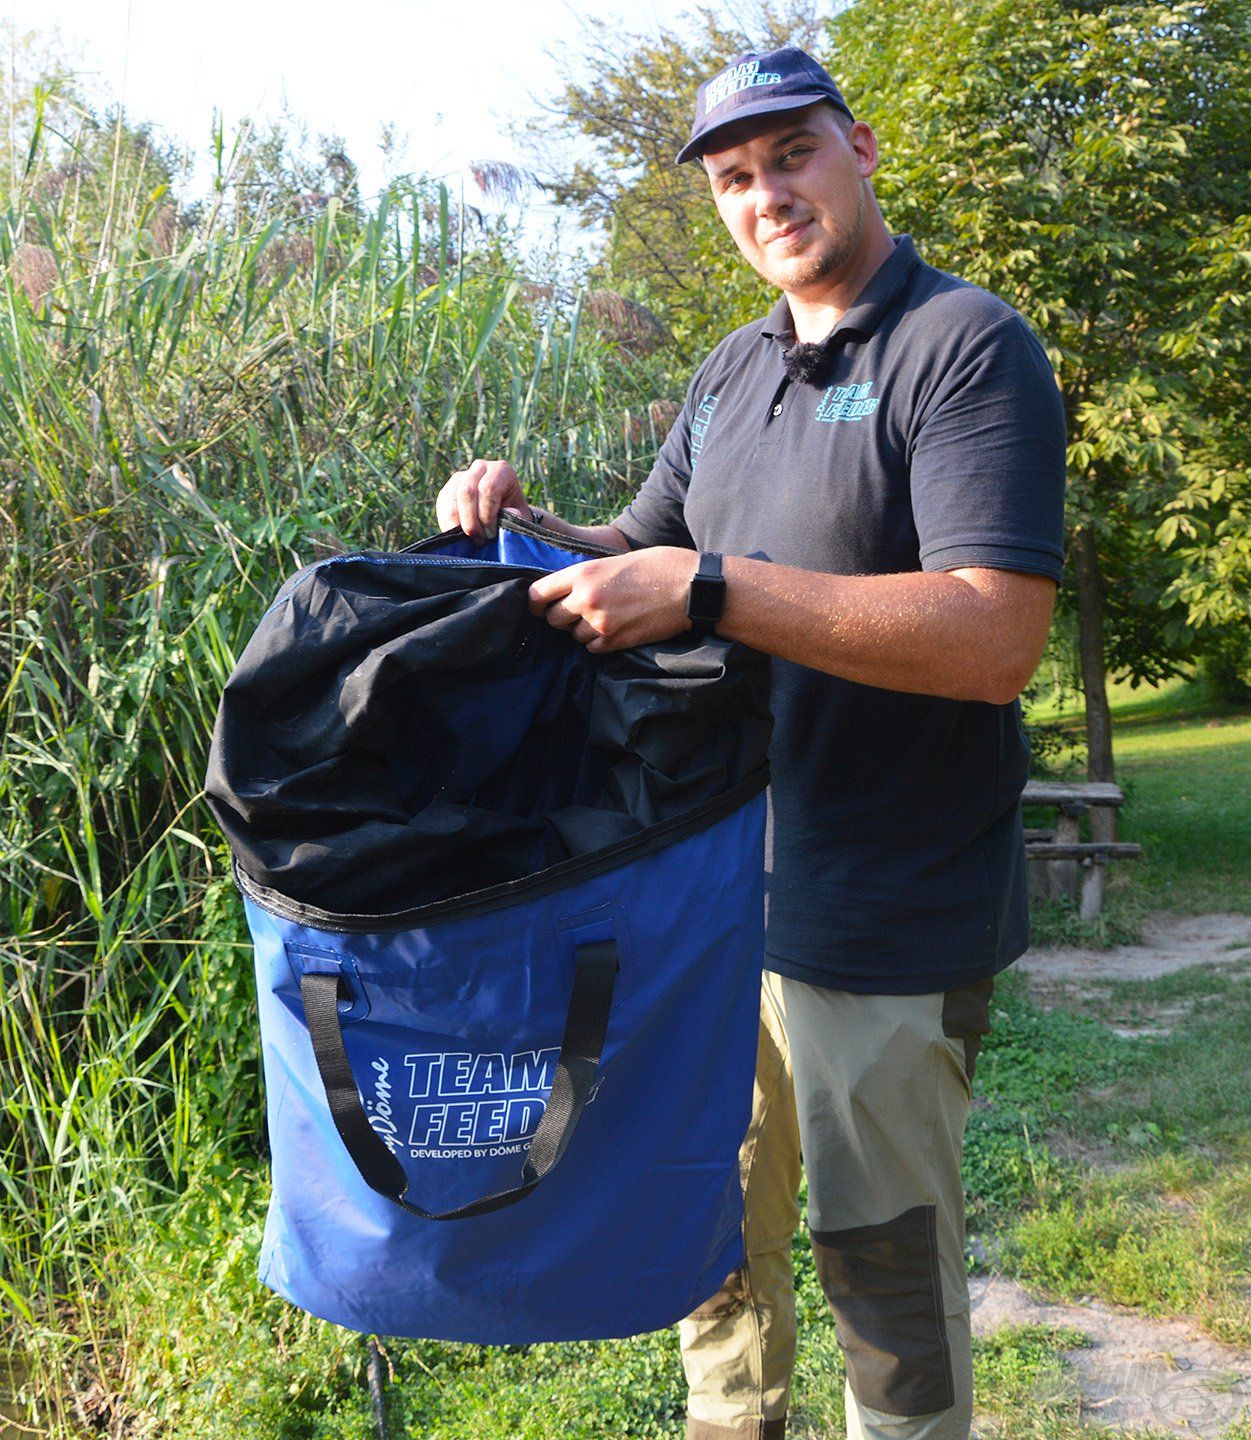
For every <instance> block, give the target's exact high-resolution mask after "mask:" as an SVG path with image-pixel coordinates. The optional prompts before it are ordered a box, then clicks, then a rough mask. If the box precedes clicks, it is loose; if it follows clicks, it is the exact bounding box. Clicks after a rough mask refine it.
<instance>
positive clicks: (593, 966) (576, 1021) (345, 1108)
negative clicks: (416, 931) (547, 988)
mask: <svg viewBox="0 0 1251 1440" xmlns="http://www.w3.org/2000/svg"><path fill="white" fill-rule="evenodd" d="M620 968H621V965H620V961H619V960H618V958H617V942H616V941H615V940H596V941H594V942H592V943H590V944H586V945H579V946H578V947H577V950H576V952H575V960H574V968H573V992H572V994H571V995H570V997H569V1013H568V1015H567V1016H566V1017H565V1033H564V1035H563V1037H562V1039H561V1043H560V1058H559V1059H558V1060H557V1062H556V1077H555V1079H554V1080H553V1081H552V1088H551V1092H550V1093H549V1095H548V1097H547V1104H546V1105H545V1106H544V1108H543V1118H542V1119H541V1120H540V1121H539V1127H538V1129H537V1130H536V1131H535V1134H534V1139H533V1140H532V1141H531V1142H530V1151H529V1153H528V1154H527V1156H526V1162H525V1164H524V1165H523V1166H522V1168H521V1183H520V1184H519V1185H516V1186H514V1187H513V1188H512V1189H510V1190H501V1191H499V1192H498V1193H496V1194H494V1195H487V1196H485V1197H484V1198H483V1199H481V1200H474V1201H471V1202H470V1203H469V1204H468V1205H461V1206H459V1207H458V1208H457V1209H455V1210H444V1211H432V1210H423V1209H422V1208H421V1207H420V1206H419V1205H414V1204H413V1203H412V1201H410V1200H406V1199H405V1198H404V1197H405V1195H406V1193H407V1191H408V1175H407V1173H406V1172H405V1170H404V1167H403V1165H401V1164H400V1162H399V1160H397V1159H396V1157H395V1156H394V1155H393V1154H392V1153H391V1151H390V1150H389V1149H388V1148H387V1145H386V1143H385V1142H384V1141H383V1139H382V1137H381V1136H380V1135H379V1134H378V1132H377V1131H376V1130H375V1129H374V1127H373V1126H372V1125H371V1124H370V1123H369V1117H368V1116H367V1115H366V1114H365V1107H364V1106H363V1105H362V1104H361V1097H360V1092H359V1091H358V1090H357V1086H356V1080H355V1079H354V1077H353V1075H352V1066H351V1063H350V1062H349V1060H348V1056H347V1050H346V1048H345V1047H344V1044H343V1028H342V1026H341V1024H340V1023H339V976H338V975H328V974H314V973H310V972H305V974H304V976H303V977H302V979H301V981H300V995H301V997H302V999H303V1001H304V1018H305V1021H306V1022H307V1024H308V1034H309V1039H310V1040H311V1041H312V1042H313V1059H314V1060H315V1061H316V1062H317V1073H318V1074H319V1075H320V1076H321V1083H322V1084H323V1085H324V1086H325V1090H326V1103H327V1104H328V1105H329V1106H330V1115H331V1118H332V1119H333V1120H334V1125H335V1129H336V1130H337V1131H338V1132H339V1137H340V1139H341V1140H342V1141H343V1143H344V1145H345V1146H346V1147H347V1152H348V1154H349V1155H350V1156H351V1157H352V1161H353V1163H354V1164H355V1165H356V1168H357V1169H358V1170H359V1171H360V1173H361V1178H362V1179H363V1180H364V1181H365V1183H366V1185H368V1186H369V1188H370V1189H371V1190H376V1191H377V1192H378V1194H379V1195H385V1196H386V1197H387V1199H388V1200H394V1202H395V1203H396V1204H397V1205H398V1206H400V1208H401V1209H403V1210H407V1211H408V1213H409V1214H410V1215H417V1216H420V1218H421V1219H423V1220H465V1219H468V1218H469V1217H470V1216H472V1215H488V1214H490V1212H491V1211H492V1210H503V1209H504V1208H505V1206H508V1205H515V1204H516V1203H517V1201H518V1200H522V1199H524V1198H525V1196H527V1195H528V1194H529V1193H530V1191H531V1190H533V1189H534V1187H535V1186H536V1185H537V1184H538V1183H539V1181H540V1180H542V1179H543V1177H544V1176H545V1175H547V1174H548V1173H549V1172H550V1171H551V1170H552V1169H553V1168H554V1167H555V1165H556V1163H557V1162H558V1161H559V1160H560V1157H561V1156H562V1155H563V1154H564V1153H565V1149H566V1147H567V1146H568V1144H569V1141H570V1140H571V1139H572V1138H573V1132H574V1131H575V1130H576V1129H577V1126H578V1121H579V1120H580V1119H581V1117H582V1111H583V1110H584V1109H585V1107H586V1102H587V1100H588V1099H590V1095H591V1087H592V1086H593V1084H594V1083H595V1072H596V1071H597V1070H598V1069H599V1062H600V1057H601V1056H602V1055H603V1053H604V1038H605V1036H606V1035H607V1033H608V1016H609V1012H610V1011H611V1009H612V997H613V990H614V989H615V987H616V984H617V972H618V971H619V970H620Z"/></svg>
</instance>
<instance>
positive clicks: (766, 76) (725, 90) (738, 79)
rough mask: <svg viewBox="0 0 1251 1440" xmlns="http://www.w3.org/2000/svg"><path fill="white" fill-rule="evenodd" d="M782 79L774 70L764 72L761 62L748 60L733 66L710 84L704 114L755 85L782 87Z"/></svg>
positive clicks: (705, 99)
mask: <svg viewBox="0 0 1251 1440" xmlns="http://www.w3.org/2000/svg"><path fill="white" fill-rule="evenodd" d="M781 83H782V77H781V76H780V75H778V74H776V73H775V72H774V71H772V70H762V69H761V68H760V61H759V60H748V61H747V62H746V63H745V64H743V65H731V66H730V68H729V69H728V70H723V71H722V72H721V74H720V75H718V76H717V78H716V79H715V80H710V81H709V82H708V89H707V90H705V91H704V114H705V115H707V114H708V113H709V111H711V110H715V109H716V108H717V106H718V105H721V104H724V103H725V101H727V100H728V99H729V98H730V96H731V95H737V94H738V92H739V91H740V90H749V89H751V87H752V86H753V85H780V84H781Z"/></svg>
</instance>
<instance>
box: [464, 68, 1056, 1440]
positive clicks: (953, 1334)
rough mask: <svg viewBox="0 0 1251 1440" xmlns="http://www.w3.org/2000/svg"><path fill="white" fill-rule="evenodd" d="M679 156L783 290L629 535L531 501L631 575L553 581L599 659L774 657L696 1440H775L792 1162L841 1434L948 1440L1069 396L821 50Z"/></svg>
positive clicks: (699, 1322)
mask: <svg viewBox="0 0 1251 1440" xmlns="http://www.w3.org/2000/svg"><path fill="white" fill-rule="evenodd" d="M678 159H679V162H685V161H687V160H690V159H700V160H702V163H703V165H704V168H705V170H706V172H707V175H708V179H709V184H710V186H711V190H712V198H713V202H714V204H715V205H716V207H717V210H718V212H719V214H720V216H721V219H722V220H723V221H724V222H725V225H726V228H727V229H728V230H729V232H730V234H731V235H732V236H733V238H734V240H735V242H736V244H737V245H738V247H739V249H740V250H741V251H742V253H743V255H744V256H745V257H746V259H747V260H748V261H749V262H750V263H751V264H752V265H753V266H754V267H755V268H756V270H757V271H758V272H759V273H760V274H761V275H762V276H764V277H765V278H766V279H767V280H769V281H770V282H771V283H772V284H774V285H776V286H777V287H778V289H779V290H780V291H781V298H780V300H779V301H778V303H777V305H776V306H775V307H774V309H773V311H772V312H771V313H770V314H769V316H768V317H766V318H765V319H764V320H763V321H757V322H755V323H753V324H751V325H747V326H745V327H743V328H742V329H740V330H737V331H735V332H734V333H733V334H731V335H729V336H728V337H727V338H726V339H725V340H724V341H722V342H721V344H720V345H718V346H717V348H716V349H715V350H714V351H713V353H712V354H711V355H710V356H709V357H708V359H707V360H706V361H705V362H704V364H703V365H702V366H701V367H700V369H699V371H698V372H697V374H696V376H695V379H694V381H693V383H692V385H691V389H690V392H689V394H688V398H687V404H686V408H685V410H684V412H683V414H682V416H681V418H680V419H679V421H678V422H677V424H676V425H675V427H674V429H673V431H672V433H671V434H670V435H669V437H668V439H667V440H666V442H665V444H664V446H663V447H662V450H661V453H660V456H659V458H658V460H657V463H656V466H655V468H654V470H653V471H652V473H651V475H650V476H649V477H648V479H647V481H646V483H645V484H644V485H643V487H642V489H641V490H640V492H639V494H638V495H637V496H636V497H635V499H634V501H633V503H632V504H631V505H630V506H629V507H628V508H627V509H626V510H625V511H624V512H623V513H622V514H621V515H620V516H618V517H617V519H616V520H615V521H613V523H612V524H610V525H605V526H592V527H579V526H573V525H569V524H566V523H565V522H563V521H561V520H559V519H557V518H556V517H554V516H547V515H539V514H538V513H537V512H533V513H534V515H535V518H537V519H538V520H539V521H540V523H542V524H545V525H549V526H550V527H551V528H552V529H554V530H557V531H559V532H560V533H562V534H566V535H572V536H575V537H580V538H582V539H584V540H588V541H596V542H599V543H601V544H606V545H608V546H611V547H613V548H618V549H622V550H627V549H628V550H629V553H627V554H624V555H622V556H620V557H616V556H614V557H610V558H604V559H597V560H593V561H590V562H587V563H585V564H579V565H575V566H572V567H570V568H569V569H565V570H561V571H559V572H557V573H555V574H552V575H548V576H545V577H543V578H542V579H540V580H538V581H536V582H535V584H534V585H533V586H532V587H531V592H530V593H531V601H532V608H534V610H535V611H536V613H538V614H543V615H545V616H546V618H547V620H548V622H549V623H550V624H552V625H555V626H558V627H560V628H563V629H567V630H569V631H570V632H571V633H572V634H573V636H574V637H575V638H576V639H578V640H579V641H581V642H583V643H584V644H586V646H587V647H588V649H590V650H593V651H605V650H611V649H616V648H620V647H624V646H630V645H636V644H640V643H644V642H648V641H656V640H662V639H665V638H667V637H669V636H672V635H674V634H677V633H680V632H682V631H683V630H685V629H687V628H688V627H691V626H695V627H697V628H701V629H707V628H714V627H715V629H716V631H717V633H718V634H720V635H723V636H726V637H728V638H730V639H734V640H739V641H742V642H743V643H745V644H747V645H751V646H754V647H756V648H757V649H759V650H763V651H766V652H768V653H769V654H771V655H772V656H774V657H775V659H774V667H773V708H774V714H775V720H776V724H775V731H774V743H773V746H772V751H771V759H772V766H773V785H772V790H771V836H770V851H769V857H768V863H769V865H770V881H769V916H768V927H767V942H766V951H767V953H766V961H765V964H766V976H765V985H764V997H763V1003H762V1026H761V1049H760V1057H759V1063H758V1070H757V1085H756V1097H755V1109H754V1113H753V1118H752V1124H751V1128H750V1129H749V1131H748V1134H747V1137H746V1140H745V1141H744V1145H743V1151H742V1161H741V1163H742V1174H743V1182H744V1190H745V1197H746V1221H745V1248H746V1252H747V1264H746V1266H745V1268H744V1269H743V1270H742V1271H740V1272H738V1273H737V1274H735V1275H732V1276H730V1277H729V1278H728V1280H727V1281H726V1283H725V1285H724V1286H723V1288H722V1290H721V1291H720V1293H719V1294H718V1295H717V1296H715V1297H714V1299H713V1300H712V1301H710V1302H709V1303H707V1304H705V1305H703V1306H701V1307H700V1309H699V1310H697V1311H696V1312H695V1314H694V1315H692V1316H691V1317H690V1318H689V1319H688V1320H686V1321H684V1322H683V1325H682V1327H681V1338H682V1347H683V1361H684V1364H685V1366H686V1371H687V1378H688V1381H689V1384H690V1402H689V1409H688V1417H689V1418H688V1433H689V1435H690V1436H691V1437H693V1440H773V1437H780V1436H782V1435H783V1433H784V1430H785V1423H786V1408H787V1402H788V1396H789V1387H790V1375H791V1367H792V1363H793V1358H794V1351H795V1312H794V1295H793V1281H792V1278H791V1267H790V1240H791V1234H792V1232H793V1230H794V1228H795V1226H796V1224H797V1223H798V1219H799V1216H798V1206H797V1200H796V1196H797V1192H798V1188H799V1180H800V1169H799V1165H800V1147H801V1145H802V1151H803V1158H804V1165H805V1168H806V1171H807V1177H808V1190H809V1200H808V1221H809V1226H810V1231H811V1237H812V1243H813V1248H814V1252H815V1256H816V1261H817V1269H818V1273H819V1275H820V1278H821V1283H822V1287H823V1289H824V1291H825V1293H826V1296H827V1297H828V1299H829V1303H830V1305H831V1307H832V1309H833V1312H834V1315H835V1318H836V1321H837V1326H838V1335H839V1340H840V1343H841V1344H842V1346H843V1350H844V1353H845V1355H846V1359H847V1369H848V1387H847V1409H848V1430H849V1434H850V1435H851V1436H852V1437H853V1440H861V1437H864V1440H879V1437H886V1436H890V1437H895V1440H905V1437H906V1440H958V1437H965V1436H967V1434H968V1430H969V1424H970V1418H971V1413H972V1366H971V1359H970V1342H969V1314H968V1291H967V1286H966V1282H965V1270H964V1258H963V1244H964V1200H963V1193H962V1190H961V1183H960V1149H961V1143H962V1136H963V1130H964V1123H965V1119H966V1116H967V1111H968V1104H969V1098H970V1093H971V1089H970V1086H971V1081H972V1075H973V1065H974V1061H975V1059H976V1054H977V1050H978V1047H979V1045H980V1043H981V1038H982V1036H983V1035H984V1034H985V1032H986V1031H987V1029H988V1028H989V1021H988V1014H989V1009H988V1007H989V1000H990V991H991V985H992V983H993V982H992V977H993V976H994V975H995V974H996V973H997V972H998V971H999V970H1001V969H1002V968H1003V967H1004V966H1006V965H1007V964H1009V963H1010V962H1011V961H1012V960H1013V959H1014V958H1015V957H1016V956H1017V955H1019V954H1020V953H1021V951H1022V950H1023V949H1024V948H1025V945H1026V942H1027V938H1028V916H1027V910H1026V897H1025V881H1024V873H1025V866H1024V851H1023V841H1022V835H1021V826H1020V814H1019V797H1020V792H1021V788H1022V786H1023V784H1024V780H1025V775H1026V768H1027V752H1026V747H1025V743H1024V739H1023V735H1022V731H1021V725H1020V711H1019V707H1018V705H1017V704H1016V697H1017V695H1018V694H1019V692H1020V691H1021V689H1022V688H1023V686H1024V685H1025V684H1026V682H1027V681H1028V679H1029V677H1030V675H1031V674H1032V672H1033V670H1034V667H1035V666H1036V664H1037V662H1038V659H1039V656H1040V655H1041V653H1042V648H1043V644H1044V642H1045V639H1046V634H1047V629H1048V625H1049V623H1050V617H1051V610H1052V604H1053V600H1054V594H1055V588H1056V582H1057V581H1058V580H1059V578H1060V574H1061V564H1062V554H1061V541H1062V534H1063V466H1064V425H1063V415H1062V409H1061V405H1060V400H1059V396H1058V393H1057V390H1056V385H1055V381H1054V377H1053V375H1052V373H1051V370H1050V367H1049V366H1048V364H1047V361H1046V358H1045V356H1044V354H1043V352H1042V349H1041V347H1040V346H1039V344H1038V342H1037V341H1036V340H1035V338H1034V337H1033V335H1032V334H1031V333H1030V332H1029V330H1028V328H1027V327H1026V325H1025V324H1024V322H1023V321H1022V320H1021V319H1020V317H1019V316H1018V315H1017V314H1016V313H1015V311H1013V310H1012V309H1011V308H1010V307H1009V306H1007V305H1005V304H1004V303H1003V302H1002V301H1000V300H997V299H996V298H994V297H993V296H991V295H988V294H986V293H985V292H984V291H981V290H978V289H976V288H975V287H973V286H970V285H966V284H964V283H962V282H961V281H958V280H956V279H954V278H953V277H951V276H947V275H944V274H942V273H941V272H939V271H936V270H933V269H931V268H930V267H929V266H927V265H925V264H923V263H922V262H921V261H920V259H919V258H918V256H917V254H916V251H915V249H914V248H913V246H912V242H911V241H910V240H909V239H908V238H907V237H906V236H904V237H901V238H899V239H898V240H895V239H893V238H892V237H891V235H890V233H889V231H888V230H887V228H886V225H885V223H884V221H883V219H882V215H881V212H880V211H879V209H878V206H877V202H876V199H875V197H874V194H873V190H872V186H871V183H870V177H871V176H872V175H873V172H874V170H875V169H876V168H877V163H878V152H877V142H876V139H875V137H874V134H873V131H872V130H871V129H870V127H869V126H868V125H867V124H865V123H863V122H861V121H856V120H855V119H854V118H853V117H852V115H851V112H850V110H849V109H848V107H847V105H846V103H845V102H844V100H843V98H842V96H841V94H840V93H839V91H838V89H837V87H836V86H835V84H834V82H833V80H832V79H831V78H830V77H829V76H828V75H827V74H826V72H825V71H824V70H823V69H822V68H821V67H820V66H819V65H818V64H817V63H816V62H815V61H813V60H812V59H811V58H810V57H809V56H807V55H805V54H804V53H803V52H802V51H799V50H796V49H794V48H791V47H786V48H784V49H780V50H776V51H771V52H768V53H765V54H759V55H743V56H739V57H737V58H736V59H735V60H734V61H732V62H731V63H730V64H729V65H728V66H727V67H726V68H725V69H723V70H722V71H720V72H719V73H718V74H717V75H715V76H714V77H712V78H711V79H710V80H708V81H707V82H705V84H704V85H703V86H701V87H700V92H699V96H698V99H697V106H696V118H695V122H694V125H693V128H692V133H691V139H690V142H689V144H687V145H686V146H685V147H684V149H683V150H682V152H681V153H680V155H679V156H678ZM502 506H503V507H509V508H512V509H516V510H518V511H520V512H521V513H522V514H525V515H530V514H531V513H532V512H531V509H530V507H529V506H528V505H527V503H526V500H525V497H524V495H523V493H522V491H521V488H520V485H519V484H518V482H517V478H516V476H515V474H514V473H513V471H512V469H511V468H510V467H509V466H508V465H507V464H505V463H503V462H501V461H489V462H483V461H476V462H475V463H474V464H472V465H471V466H470V467H469V469H467V470H465V471H462V472H460V473H458V474H457V475H455V476H453V477H452V479H451V480H450V481H449V482H448V484H447V486H445V487H444V489H443V491H442V493H441V494H440V496H439V500H438V513H439V519H440V522H441V523H442V524H443V525H444V526H445V527H450V526H452V525H454V524H456V523H459V524H461V525H462V526H463V527H464V529H465V530H466V531H467V532H468V533H469V534H470V535H471V536H475V537H485V536H486V535H489V534H490V533H492V531H493V528H494V526H495V524H496V520H497V516H498V512H499V509H500V508H501V507H502ZM692 550H698V551H701V552H704V553H702V554H701V557H700V562H699V567H698V569H699V571H700V572H701V573H700V575H699V576H698V577H693V571H694V570H695V569H696V567H695V566H694V565H693V564H692V559H691V551H692ZM714 552H715V553H714ZM722 556H724V560H723V561H722V559H721V557H722ZM718 576H719V577H720V578H718Z"/></svg>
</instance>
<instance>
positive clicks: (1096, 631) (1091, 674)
mask: <svg viewBox="0 0 1251 1440" xmlns="http://www.w3.org/2000/svg"><path fill="white" fill-rule="evenodd" d="M1073 555H1074V561H1075V564H1076V570H1077V633H1078V639H1077V648H1078V654H1079V656H1080V659H1081V667H1082V693H1083V694H1084V695H1085V697H1086V778H1087V779H1088V780H1115V779H1116V766H1115V764H1114V762H1113V759H1112V712H1111V710H1110V708H1109V706H1108V677H1107V668H1106V661H1105V659H1104V650H1103V576H1102V575H1101V574H1100V573H1099V551H1098V548H1097V544H1096V541H1095V533H1094V531H1093V530H1092V529H1091V528H1090V527H1089V526H1088V525H1083V526H1082V527H1081V528H1080V529H1079V530H1078V531H1076V533H1075V534H1074V536H1073ZM1090 820H1091V839H1092V840H1115V839H1116V810H1115V809H1114V808H1113V807H1112V806H1110V805H1096V806H1095V807H1094V808H1093V809H1092V811H1091V816H1090Z"/></svg>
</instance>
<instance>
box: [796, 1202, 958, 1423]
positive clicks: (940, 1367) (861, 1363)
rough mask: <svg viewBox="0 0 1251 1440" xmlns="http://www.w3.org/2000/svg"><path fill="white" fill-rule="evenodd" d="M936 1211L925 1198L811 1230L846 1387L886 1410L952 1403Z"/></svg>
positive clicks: (929, 1410) (908, 1412)
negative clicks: (856, 1222)
mask: <svg viewBox="0 0 1251 1440" xmlns="http://www.w3.org/2000/svg"><path fill="white" fill-rule="evenodd" d="M936 1218H937V1214H936V1209H935V1207H934V1206H933V1205H917V1206H914V1207H913V1208H912V1209H911V1210H905V1211H904V1212H903V1214H902V1215H897V1216H896V1217H895V1218H894V1219H893V1220H888V1221H886V1222H885V1223H884V1224H881V1225H862V1226H858V1227H857V1228H855V1229H852V1230H833V1231H821V1230H814V1231H813V1232H812V1248H813V1253H814V1255H815V1257H816V1264H817V1275H818V1277H819V1278H820V1281H821V1288H822V1290H824V1291H825V1298H826V1299H827V1300H828V1301H829V1303H830V1309H831V1310H832V1311H833V1312H834V1319H835V1321H836V1322H837V1327H838V1339H839V1343H840V1344H841V1346H842V1348H843V1353H844V1355H845V1357H846V1360H847V1378H848V1383H849V1384H850V1386H851V1390H852V1394H853V1395H854V1396H855V1397H856V1399H857V1400H858V1401H859V1402H860V1403H861V1404H863V1405H867V1406H869V1407H871V1408H872V1409H874V1410H880V1411H882V1412H883V1413H884V1414H887V1415H903V1416H915V1415H930V1414H933V1413H934V1412H935V1411H938V1410H946V1409H948V1408H950V1406H952V1405H953V1404H954V1403H955V1386H954V1383H953V1379H952V1367H951V1354H950V1350H949V1348H948V1343H947V1330H946V1324H945V1321H944V1316H943V1294H942V1283H941V1280H940V1278H939V1269H938V1245H937V1225H936Z"/></svg>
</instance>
